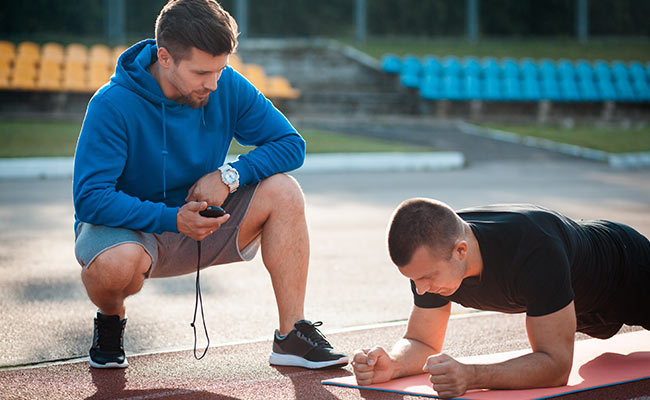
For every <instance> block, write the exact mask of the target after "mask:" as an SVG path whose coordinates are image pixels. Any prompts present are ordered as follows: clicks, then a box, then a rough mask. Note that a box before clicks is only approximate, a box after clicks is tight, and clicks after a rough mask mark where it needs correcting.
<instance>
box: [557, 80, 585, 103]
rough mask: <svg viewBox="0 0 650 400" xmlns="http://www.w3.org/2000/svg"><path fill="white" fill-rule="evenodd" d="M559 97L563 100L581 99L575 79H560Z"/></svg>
mask: <svg viewBox="0 0 650 400" xmlns="http://www.w3.org/2000/svg"><path fill="white" fill-rule="evenodd" d="M560 98H561V99H562V100H564V101H579V100H581V96H580V92H579V90H578V85H577V84H576V81H575V79H570V78H568V77H567V78H566V79H565V78H562V79H560Z"/></svg>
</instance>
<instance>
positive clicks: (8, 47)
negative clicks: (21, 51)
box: [0, 40, 16, 61]
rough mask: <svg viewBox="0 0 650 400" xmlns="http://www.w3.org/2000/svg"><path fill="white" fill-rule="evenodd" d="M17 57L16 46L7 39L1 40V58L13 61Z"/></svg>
mask: <svg viewBox="0 0 650 400" xmlns="http://www.w3.org/2000/svg"><path fill="white" fill-rule="evenodd" d="M15 58H16V46H15V45H14V44H13V43H11V42H9V41H7V40H0V60H7V61H13V60H14V59H15Z"/></svg>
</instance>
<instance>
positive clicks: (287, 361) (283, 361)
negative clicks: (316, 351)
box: [269, 352, 348, 369]
mask: <svg viewBox="0 0 650 400" xmlns="http://www.w3.org/2000/svg"><path fill="white" fill-rule="evenodd" d="M269 363H270V364H271V365H282V366H286V367H303V368H309V369H320V368H327V367H332V366H335V365H341V366H343V365H347V364H348V358H347V357H341V358H339V359H336V360H328V361H309V360H306V359H304V358H302V357H298V356H294V355H292V354H278V353H275V352H272V353H271V356H270V357H269Z"/></svg>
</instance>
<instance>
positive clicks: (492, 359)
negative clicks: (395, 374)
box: [322, 331, 650, 400]
mask: <svg viewBox="0 0 650 400" xmlns="http://www.w3.org/2000/svg"><path fill="white" fill-rule="evenodd" d="M529 352H530V350H522V351H513V352H508V353H497V354H486V355H481V356H474V357H463V358H459V359H458V361H460V362H462V363H468V364H489V363H497V362H501V361H505V360H508V359H511V358H515V357H518V356H521V355H523V354H526V353H529ZM646 378H650V331H638V332H630V333H623V334H619V335H616V336H614V337H612V338H610V339H607V340H599V339H588V340H581V341H577V342H576V344H575V350H574V352H573V368H572V369H571V375H570V377H569V383H568V385H566V386H560V387H553V388H542V389H526V390H476V391H469V392H467V393H465V395H463V396H462V397H459V399H468V400H470V399H471V400H474V399H476V400H479V399H485V400H497V399H499V400H524V399H544V398H548V397H553V396H558V395H561V394H567V393H573V392H580V391H583V390H589V389H595V388H598V387H603V386H610V385H616V384H619V383H625V382H632V381H636V380H641V379H646ZM322 383H323V384H324V385H335V386H343V387H350V388H357V389H370V390H379V391H385V392H394V393H401V394H409V395H415V396H422V397H433V398H439V397H438V396H437V393H436V391H435V390H433V388H432V387H431V383H430V382H429V375H428V374H421V375H414V376H409V377H406V378H400V379H395V380H392V381H390V382H386V383H381V384H377V385H369V386H359V385H357V381H356V379H355V378H354V376H345V377H342V378H334V379H327V380H324V381H322Z"/></svg>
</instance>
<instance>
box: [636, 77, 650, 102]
mask: <svg viewBox="0 0 650 400" xmlns="http://www.w3.org/2000/svg"><path fill="white" fill-rule="evenodd" d="M632 88H633V89H634V92H635V94H636V99H637V100H638V101H650V85H649V84H648V82H646V81H645V80H643V81H642V80H635V81H634V82H632Z"/></svg>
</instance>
